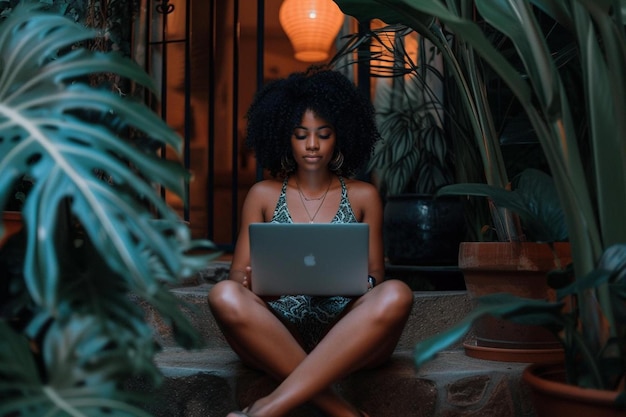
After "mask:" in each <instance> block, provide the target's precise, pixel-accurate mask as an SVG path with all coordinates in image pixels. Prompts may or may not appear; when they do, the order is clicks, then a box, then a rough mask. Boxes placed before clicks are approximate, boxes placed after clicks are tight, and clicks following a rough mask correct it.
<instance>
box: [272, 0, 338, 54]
mask: <svg viewBox="0 0 626 417" xmlns="http://www.w3.org/2000/svg"><path fill="white" fill-rule="evenodd" d="M278 19H279V20H280V24H281V26H282V27H283V30H284V31H285V33H287V36H288V37H289V40H290V41H291V45H292V46H293V49H294V51H295V57H296V59H297V60H299V61H305V62H321V61H324V60H326V59H327V58H328V55H329V50H330V47H331V45H332V43H333V40H334V39H335V37H336V36H337V34H338V33H339V29H341V25H342V23H343V19H344V15H343V13H341V10H340V9H339V7H338V6H337V5H336V4H335V2H334V1H332V0H284V1H283V4H281V6H280V11H279V12H278Z"/></svg>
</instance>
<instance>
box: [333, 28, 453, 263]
mask: <svg viewBox="0 0 626 417" xmlns="http://www.w3.org/2000/svg"><path fill="white" fill-rule="evenodd" d="M370 46H371V47H370ZM365 48H367V49H365ZM353 56H356V59H352V57H353ZM357 63H358V64H360V65H363V64H366V65H367V66H368V67H369V68H370V75H371V76H372V77H373V79H374V80H375V84H374V90H375V93H374V98H373V104H374V108H375V110H376V120H377V124H378V128H379V131H380V134H381V137H382V140H381V141H380V142H379V143H378V144H377V146H376V148H375V149H374V151H373V154H372V159H371V160H370V164H369V166H368V168H367V171H368V172H369V173H371V174H372V175H373V179H374V183H375V184H376V186H377V187H378V189H379V191H380V193H381V196H382V197H383V200H384V202H385V215H384V239H385V251H386V256H387V259H388V261H389V262H390V263H391V264H393V265H456V258H457V254H458V244H459V242H460V241H461V240H463V238H464V237H465V227H464V218H463V207H462V204H461V202H460V201H459V200H458V199H454V198H451V199H446V198H441V199H438V200H436V199H434V198H433V195H434V193H435V191H436V190H437V189H439V188H440V187H441V186H443V185H446V184H451V183H453V182H454V181H455V174H456V173H455V164H454V156H453V149H452V148H453V145H452V143H451V140H450V137H449V136H448V135H447V134H446V132H445V124H446V121H445V117H444V107H443V101H444V98H443V94H444V88H443V80H444V76H443V73H442V67H441V57H440V54H439V53H438V52H437V50H436V48H435V47H434V46H433V45H432V44H431V43H430V42H428V40H426V39H425V38H424V37H418V36H417V35H416V33H415V31H414V30H413V29H411V28H407V27H406V26H403V25H387V26H382V27H378V28H374V29H372V30H370V31H366V32H361V33H357V34H353V35H349V36H347V37H346V38H345V40H344V43H343V46H342V47H341V48H340V50H339V51H338V52H337V54H336V55H335V56H334V57H333V59H332V60H331V65H335V66H336V67H338V68H339V69H341V68H344V67H346V66H347V67H350V66H351V65H354V64H357Z"/></svg>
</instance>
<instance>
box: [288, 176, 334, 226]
mask: <svg viewBox="0 0 626 417" xmlns="http://www.w3.org/2000/svg"><path fill="white" fill-rule="evenodd" d="M332 182H333V179H332V178H331V179H330V181H329V182H328V188H326V191H325V192H324V194H323V195H322V196H321V197H320V198H312V199H311V200H322V201H321V202H320V205H319V206H317V210H315V213H313V216H312V217H311V213H309V209H307V208H306V204H305V203H304V200H306V201H311V200H307V198H306V197H305V196H304V194H302V190H301V189H300V183H299V182H298V180H296V186H297V187H298V195H299V196H300V202H302V207H304V211H306V215H307V217H308V218H309V223H313V221H314V220H315V218H316V217H317V213H319V212H320V209H321V208H322V206H323V205H324V200H326V195H327V194H328V190H330V184H332Z"/></svg>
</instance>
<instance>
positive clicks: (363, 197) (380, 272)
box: [349, 181, 385, 284]
mask: <svg viewBox="0 0 626 417" xmlns="http://www.w3.org/2000/svg"><path fill="white" fill-rule="evenodd" d="M351 185H352V187H349V188H350V189H349V196H350V205H351V206H352V209H353V211H354V213H355V215H356V216H357V219H358V220H359V221H360V222H362V223H367V224H368V225H369V231H370V234H369V268H368V269H369V275H371V276H372V277H374V278H376V283H378V284H379V283H381V282H383V281H384V280H385V255H384V248H383V205H382V201H381V199H380V194H379V193H378V190H377V189H376V187H375V186H374V185H372V184H370V183H367V182H363V181H354V182H352V184H351Z"/></svg>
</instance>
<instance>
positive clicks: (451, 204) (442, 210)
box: [383, 194, 465, 266]
mask: <svg viewBox="0 0 626 417" xmlns="http://www.w3.org/2000/svg"><path fill="white" fill-rule="evenodd" d="M383 228H384V234H383V237H384V241H385V242H384V243H385V254H386V256H387V258H388V259H389V262H390V263H391V264H394V265H455V266H456V263H457V260H458V255H459V244H460V243H461V242H462V241H463V239H465V214H464V211H463V204H462V202H461V200H460V199H459V198H458V197H456V196H453V197H441V198H437V199H435V198H433V196H432V195H428V194H400V195H395V196H389V197H387V202H386V203H385V212H384V223H383Z"/></svg>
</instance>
